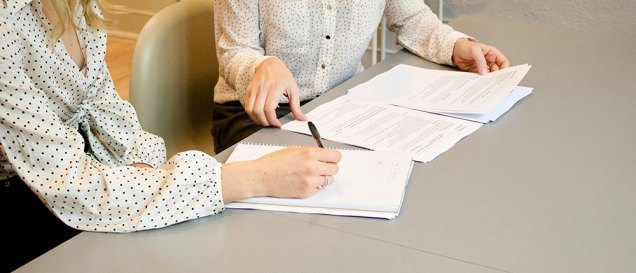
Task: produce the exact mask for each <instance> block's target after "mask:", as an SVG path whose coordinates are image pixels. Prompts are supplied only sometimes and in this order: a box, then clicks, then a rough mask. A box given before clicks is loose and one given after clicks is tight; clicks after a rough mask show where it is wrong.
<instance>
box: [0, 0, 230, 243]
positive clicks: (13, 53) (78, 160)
mask: <svg viewBox="0 0 636 273" xmlns="http://www.w3.org/2000/svg"><path fill="white" fill-rule="evenodd" d="M6 3H7V4H6V6H5V4H3V3H2V2H0V7H2V9H1V10H0V16H1V18H2V20H0V50H1V51H0V122H1V127H0V143H1V146H0V150H1V151H2V154H0V179H5V178H8V177H11V176H14V175H18V176H19V177H20V178H21V179H22V180H23V181H24V182H25V183H26V184H27V185H28V186H29V187H30V188H31V190H33V191H34V192H35V193H36V194H37V195H38V196H39V197H40V199H41V200H42V201H43V202H44V203H45V204H46V205H47V206H48V207H49V209H50V210H51V211H52V212H53V213H54V214H55V215H56V216H57V217H59V218H60V219H62V221H64V223H66V224H67V225H69V226H71V227H74V228H77V229H82V230H91V231H109V232H128V231H135V230H143V229H152V228H159V227H164V226H167V225H171V224H174V223H178V222H182V221H186V220H188V219H194V218H199V217H202V216H206V215H210V214H215V213H218V212H220V211H222V210H223V202H222V194H221V180H220V175H221V167H220V164H219V163H217V162H216V161H215V160H214V158H212V157H210V156H208V155H206V154H204V153H201V152H186V153H180V154H177V155H175V156H174V157H172V158H171V159H170V160H168V161H167V162H166V161H165V146H164V143H163V140H162V139H161V138H159V137H157V136H155V135H152V134H149V133H147V132H144V131H142V130H141V128H140V126H139V123H138V121H137V116H136V114H135V110H134V109H133V107H132V106H131V105H130V104H129V103H128V102H126V101H124V100H122V99H120V98H119V96H118V95H117V93H116V92H115V90H114V87H113V82H112V79H111V76H110V74H109V72H108V68H107V67H106V63H105V61H104V54H105V50H106V34H105V32H103V31H101V30H96V29H93V28H89V27H87V25H86V22H85V20H84V18H83V16H82V15H81V14H82V11H78V13H77V14H76V16H75V17H74V21H75V24H76V25H77V26H78V36H79V41H80V46H81V48H82V50H83V51H84V53H85V56H86V67H85V69H86V75H84V74H83V73H82V72H80V69H79V68H78V67H77V65H76V64H75V63H74V62H73V60H72V59H71V57H70V55H69V54H68V53H67V51H66V50H65V48H64V44H63V43H62V42H61V41H57V42H56V43H52V42H51V39H50V37H51V32H52V28H51V27H52V26H51V24H50V22H49V21H48V19H47V18H46V17H45V16H44V15H43V13H42V5H41V3H40V1H38V0H34V1H26V0H18V1H16V0H11V1H7V2H6ZM93 8H96V7H93ZM136 162H143V163H147V164H149V165H151V166H153V167H154V168H135V167H131V166H128V165H130V164H132V163H136Z"/></svg>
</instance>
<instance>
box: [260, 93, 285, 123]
mask: <svg viewBox="0 0 636 273" xmlns="http://www.w3.org/2000/svg"><path fill="white" fill-rule="evenodd" d="M280 97H281V95H280V93H278V92H270V93H268V94H267V100H266V102H265V105H264V107H263V111H264V112H265V118H266V119H267V124H265V125H263V126H268V125H271V126H275V127H280V126H281V124H280V121H279V120H278V117H277V116H276V108H278V102H279V101H280Z"/></svg>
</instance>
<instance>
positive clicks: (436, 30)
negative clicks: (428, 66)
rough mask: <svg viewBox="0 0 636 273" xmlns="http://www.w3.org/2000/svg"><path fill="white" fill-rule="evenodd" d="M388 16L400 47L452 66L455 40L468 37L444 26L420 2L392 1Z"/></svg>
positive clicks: (387, 8) (388, 22)
mask: <svg viewBox="0 0 636 273" xmlns="http://www.w3.org/2000/svg"><path fill="white" fill-rule="evenodd" d="M385 13H386V15H387V26H388V28H389V30H391V31H394V32H396V33H397V35H398V42H399V43H400V45H402V46H403V47H404V48H406V49H408V50H409V51H411V52H413V53H414V54H416V55H418V56H420V57H422V58H424V59H426V60H429V61H432V62H436V63H440V64H447V65H453V61H452V55H453V47H454V46H455V41H457V39H459V38H464V37H468V36H466V35H465V34H463V33H461V32H457V31H454V30H453V29H452V28H451V27H450V26H448V25H445V24H442V22H441V21H440V20H439V19H438V18H437V16H436V15H435V14H434V13H433V12H432V11H431V9H430V8H429V7H428V6H426V5H425V4H424V2H423V1H421V0H389V1H387V5H386V8H385Z"/></svg>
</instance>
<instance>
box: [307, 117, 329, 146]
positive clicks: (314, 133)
mask: <svg viewBox="0 0 636 273" xmlns="http://www.w3.org/2000/svg"><path fill="white" fill-rule="evenodd" d="M307 126H309V131H310V132H311V136H312V137H313V138H314V139H315V140H316V143H318V147H320V148H324V147H325V145H322V141H320V133H318V129H317V128H316V125H314V124H313V123H312V122H311V121H310V122H307Z"/></svg>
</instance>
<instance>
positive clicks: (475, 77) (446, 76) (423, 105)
mask: <svg viewBox="0 0 636 273" xmlns="http://www.w3.org/2000/svg"><path fill="white" fill-rule="evenodd" d="M530 67H531V66H530V65H527V64H524V65H518V66H513V67H509V68H506V69H502V70H498V71H495V72H491V73H488V74H486V75H479V74H476V73H470V72H458V71H444V70H433V69H424V68H419V67H414V66H410V65H404V64H400V65H397V66H396V67H394V68H392V69H390V70H389V71H387V72H385V73H382V74H380V75H378V76H376V77H374V78H373V79H371V80H369V81H367V82H365V83H363V84H360V85H358V86H356V87H354V88H352V89H351V90H349V93H348V94H349V95H352V96H355V97H357V98H360V99H364V100H373V101H381V102H385V103H389V104H393V105H397V106H402V107H406V108H410V109H415V110H420V111H427V112H436V113H452V114H470V115H484V114H488V113H490V112H492V111H493V110H494V109H495V107H496V106H497V105H498V104H500V103H501V102H502V101H503V100H504V99H505V98H506V96H508V95H509V94H510V93H511V90H513V88H514V87H515V86H517V85H518V84H519V82H521V80H522V79H523V77H524V76H525V75H526V73H527V72H528V70H530ZM513 104H514V103H513Z"/></svg>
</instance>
